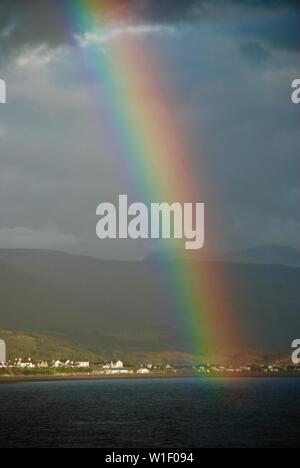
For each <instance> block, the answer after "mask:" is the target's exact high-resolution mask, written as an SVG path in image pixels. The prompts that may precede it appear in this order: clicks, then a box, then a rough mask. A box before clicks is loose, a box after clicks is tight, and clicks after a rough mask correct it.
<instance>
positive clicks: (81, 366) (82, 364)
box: [76, 361, 90, 369]
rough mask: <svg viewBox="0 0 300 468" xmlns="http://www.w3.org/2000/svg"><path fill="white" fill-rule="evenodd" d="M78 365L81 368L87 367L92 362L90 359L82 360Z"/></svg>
mask: <svg viewBox="0 0 300 468" xmlns="http://www.w3.org/2000/svg"><path fill="white" fill-rule="evenodd" d="M76 367H78V368H80V369H83V368H84V369H86V368H88V367H90V363H89V361H80V362H76Z"/></svg>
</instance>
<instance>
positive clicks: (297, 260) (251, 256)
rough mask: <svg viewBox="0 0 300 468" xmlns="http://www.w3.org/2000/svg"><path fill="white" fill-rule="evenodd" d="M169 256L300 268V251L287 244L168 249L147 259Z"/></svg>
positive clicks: (171, 257) (170, 257) (154, 253)
mask: <svg viewBox="0 0 300 468" xmlns="http://www.w3.org/2000/svg"><path fill="white" fill-rule="evenodd" d="M162 253H163V255H164V256H165V257H167V258H169V259H170V260H171V259H174V258H178V256H180V258H186V259H189V260H199V261H200V260H201V261H206V262H209V261H214V262H231V263H257V264H263V265H285V266H292V267H296V268H300V251H299V250H297V249H295V248H293V247H287V246H280V245H269V246H256V247H251V248H248V249H244V250H238V251H236V252H228V253H214V252H206V251H202V250H201V251H182V252H181V254H179V253H178V251H173V250H166V251H164V252H160V251H157V252H152V253H151V254H149V255H148V257H147V259H148V260H150V259H155V258H158V257H159V256H160V255H161V254H162Z"/></svg>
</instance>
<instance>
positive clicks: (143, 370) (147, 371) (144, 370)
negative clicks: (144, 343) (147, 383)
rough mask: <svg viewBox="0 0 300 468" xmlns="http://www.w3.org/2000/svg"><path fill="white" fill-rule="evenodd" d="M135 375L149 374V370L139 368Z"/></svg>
mask: <svg viewBox="0 0 300 468" xmlns="http://www.w3.org/2000/svg"><path fill="white" fill-rule="evenodd" d="M136 373H137V374H150V371H149V369H146V368H144V367H141V368H140V369H138V370H137V371H136Z"/></svg>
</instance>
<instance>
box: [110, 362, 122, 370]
mask: <svg viewBox="0 0 300 468" xmlns="http://www.w3.org/2000/svg"><path fill="white" fill-rule="evenodd" d="M123 367H124V364H123V362H122V361H117V362H113V361H111V363H110V368H111V369H123Z"/></svg>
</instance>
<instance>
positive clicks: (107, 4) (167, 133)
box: [64, 0, 238, 354]
mask: <svg viewBox="0 0 300 468" xmlns="http://www.w3.org/2000/svg"><path fill="white" fill-rule="evenodd" d="M116 3H117V4H118V5H120V2H114V1H112V0H109V1H101V0H100V1H96V0H94V1H93V0H83V1H80V0H79V1H77V0H73V1H69V2H66V3H65V5H67V7H66V9H65V11H64V13H65V17H66V19H67V20H68V21H69V28H70V30H72V31H77V32H78V31H79V38H78V37H77V40H78V39H79V40H78V44H79V45H80V50H81V55H82V57H81V60H82V62H81V63H82V64H83V66H84V67H85V68H86V69H87V70H88V72H89V73H92V74H93V76H94V78H95V79H97V80H98V81H99V93H101V96H102V99H104V98H105V99H106V100H107V103H108V107H109V115H108V119H109V120H110V124H111V125H112V127H113V129H114V132H115V135H116V138H117V142H118V148H119V157H120V158H121V159H122V161H123V162H124V165H126V170H127V171H128V172H129V173H131V176H132V177H133V180H134V183H135V184H136V186H137V187H138V189H139V190H140V193H143V197H144V199H147V200H148V201H158V200H159V201H169V202H170V201H205V199H204V200H203V195H205V194H203V193H201V182H200V181H198V182H197V183H195V181H194V180H193V171H192V168H190V167H189V163H188V162H187V160H188V158H187V157H186V156H187V151H188V150H187V148H188V145H187V144H186V143H185V142H184V135H183V134H182V133H183V132H182V131H181V129H180V128H179V125H178V123H177V122H176V118H175V115H176V112H175V111H176V109H174V107H175V106H174V102H175V100H174V98H173V97H171V96H170V95H168V94H169V93H168V90H166V89H162V87H161V85H160V86H159V85H158V82H159V80H158V79H157V74H159V73H160V72H161V71H162V69H163V68H160V67H161V64H158V63H157V57H156V56H155V54H154V55H153V53H152V52H153V51H151V50H149V49H150V48H148V47H147V46H145V42H140V40H139V38H138V35H137V34H134V33H133V32H134V29H133V28H131V29H130V28H128V26H127V27H124V26H122V24H121V23H120V22H119V23H118V12H117V10H116V11H114V7H113V5H114V4H116ZM123 3H124V5H125V4H126V3H127V2H123ZM121 4H122V2H121ZM122 14H124V11H123V12H122ZM112 20H113V23H114V25H116V24H118V26H117V27H116V26H114V29H112ZM124 28H125V29H124ZM126 28H127V29H126ZM124 32H125V34H124ZM107 37H108V38H110V39H111V40H109V41H107ZM104 42H105V53H104V52H103V43H104ZM200 194H201V197H202V199H201V198H200ZM208 209H209V208H208ZM206 236H207V233H206ZM170 265H171V267H170ZM216 265H217V264H213V263H201V262H194V261H185V260H181V259H177V260H176V261H172V262H169V261H168V259H167V258H166V257H165V256H164V254H161V259H160V267H161V270H162V271H163V274H164V275H166V277H167V278H168V281H167V283H168V285H169V288H170V291H169V292H170V294H171V301H172V303H173V305H174V309H175V310H176V320H177V322H179V323H180V324H181V323H182V327H183V333H184V334H185V335H188V336H189V340H190V344H189V349H188V350H189V351H191V352H193V353H194V354H201V353H203V352H208V351H210V350H215V349H216V348H217V347H223V346H228V345H236V344H237V338H238V337H237V327H236V326H235V323H234V320H233V311H232V309H233V308H232V304H231V301H230V295H229V294H228V286H226V285H225V281H224V275H222V274H221V272H220V267H219V266H218V267H217V266H216Z"/></svg>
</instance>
